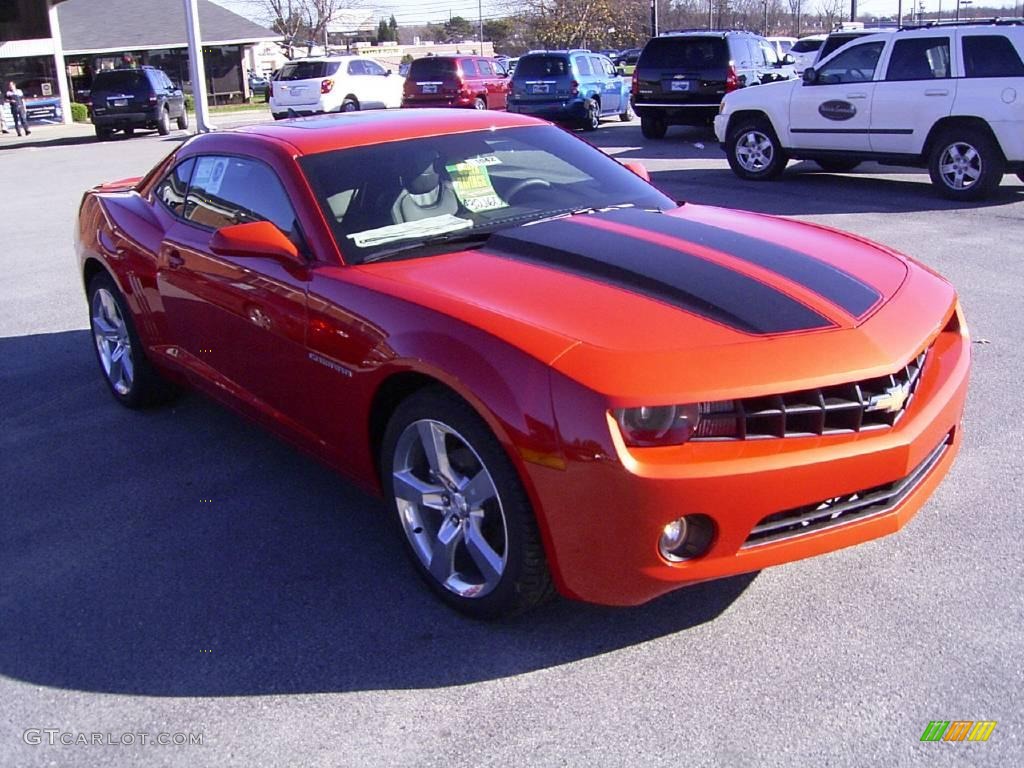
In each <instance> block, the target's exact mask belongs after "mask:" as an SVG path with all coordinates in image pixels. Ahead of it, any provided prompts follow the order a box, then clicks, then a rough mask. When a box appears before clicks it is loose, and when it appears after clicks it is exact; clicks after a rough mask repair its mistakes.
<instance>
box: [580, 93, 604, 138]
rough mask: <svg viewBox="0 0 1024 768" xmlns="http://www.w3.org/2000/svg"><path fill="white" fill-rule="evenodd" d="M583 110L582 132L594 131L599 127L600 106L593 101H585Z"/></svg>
mask: <svg viewBox="0 0 1024 768" xmlns="http://www.w3.org/2000/svg"><path fill="white" fill-rule="evenodd" d="M584 110H585V112H584V115H583V130H584V131H596V130H597V129H598V128H600V127H601V105H600V104H598V103H597V101H596V100H595V99H587V104H586V106H585V107H584Z"/></svg>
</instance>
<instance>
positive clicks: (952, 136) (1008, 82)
mask: <svg viewBox="0 0 1024 768" xmlns="http://www.w3.org/2000/svg"><path fill="white" fill-rule="evenodd" d="M715 134H716V135H717V137H718V140H719V141H720V142H722V146H723V149H725V152H726V155H727V156H728V159H729V165H730V166H731V167H732V169H733V171H734V172H735V173H736V175H738V176H740V177H741V178H744V179H752V180H759V179H773V178H776V177H778V176H779V175H780V174H781V173H782V171H783V169H784V168H785V167H786V162H787V161H788V160H789V159H790V158H796V159H802V160H814V161H816V162H817V163H818V164H819V165H820V166H821V167H822V168H824V169H825V170H827V171H837V172H838V171H846V170H852V169H853V168H854V167H855V166H856V165H857V164H858V163H860V162H861V161H863V160H876V161H878V162H880V163H884V164H889V165H911V166H919V167H927V168H928V169H929V171H930V174H931V179H932V183H933V184H934V185H935V187H936V188H937V189H938V190H939V191H940V192H941V193H942V194H944V195H945V196H947V197H950V198H953V199H958V200H975V199H979V198H982V197H985V196H986V195H988V194H990V193H991V192H993V191H994V190H995V188H996V187H998V186H999V182H1000V180H1001V179H1002V176H1003V174H1004V173H1005V172H1015V173H1017V174H1018V176H1021V177H1022V180H1024V24H1021V23H1020V22H991V23H987V24H986V23H979V24H969V25H968V24H961V25H952V24H949V25H945V24H942V25H935V24H933V25H930V26H925V27H921V28H916V29H903V30H900V31H898V32H894V33H889V34H881V35H870V36H867V37H864V38H862V39H860V40H857V41H854V42H851V43H848V44H847V45H844V46H843V47H842V48H840V49H839V50H837V51H835V52H834V53H833V54H832V55H831V56H828V57H826V58H824V59H823V60H822V61H821V62H819V63H817V64H816V65H815V66H814V67H811V68H809V69H807V70H805V71H804V77H803V80H789V81H785V82H781V83H770V84H768V85H762V86H760V87H758V88H744V89H742V90H739V91H734V92H732V93H730V94H728V95H727V96H726V97H725V100H724V101H723V102H722V105H721V108H720V112H719V114H718V116H717V117H716V118H715Z"/></svg>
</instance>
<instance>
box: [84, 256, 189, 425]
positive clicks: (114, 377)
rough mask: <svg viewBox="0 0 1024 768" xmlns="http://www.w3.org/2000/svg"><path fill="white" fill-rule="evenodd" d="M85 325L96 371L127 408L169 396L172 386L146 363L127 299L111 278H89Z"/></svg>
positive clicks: (101, 275)
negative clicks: (87, 311) (90, 338)
mask: <svg viewBox="0 0 1024 768" xmlns="http://www.w3.org/2000/svg"><path fill="white" fill-rule="evenodd" d="M87 292H88V296H89V326H90V328H91V329H92V336H93V348H94V349H95V351H96V359H97V360H98V361H99V364H100V371H101V372H102V373H103V378H104V380H105V381H106V382H107V386H108V387H109V388H110V392H111V394H112V395H113V396H114V399H115V400H117V401H118V402H119V403H121V405H124V406H127V407H129V408H139V407H142V406H145V405H150V404H153V403H158V402H160V401H162V400H167V399H168V398H170V397H171V396H173V394H174V392H175V390H174V387H173V386H171V385H170V384H169V383H167V382H166V381H164V380H163V379H162V378H161V377H160V375H159V374H158V373H157V372H156V370H155V369H154V368H153V367H152V366H151V365H150V363H149V360H148V359H147V358H146V353H145V352H144V351H143V349H142V342H141V341H140V340H139V336H138V334H137V333H136V332H135V324H134V322H133V321H132V317H131V313H130V312H129V310H128V306H127V302H125V300H124V296H122V295H121V291H119V290H118V288H117V285H116V284H115V283H114V280H113V278H112V277H111V276H110V275H109V274H107V273H106V272H99V273H97V274H96V275H95V276H94V277H93V278H92V280H90V281H89V287H88V291H87Z"/></svg>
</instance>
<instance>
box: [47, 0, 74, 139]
mask: <svg viewBox="0 0 1024 768" xmlns="http://www.w3.org/2000/svg"><path fill="white" fill-rule="evenodd" d="M46 5H47V12H48V13H49V16H50V37H51V38H53V64H54V70H55V71H56V75H57V90H58V91H59V92H60V93H59V95H60V111H61V114H62V115H63V120H64V125H70V124H71V122H72V121H71V84H70V83H69V82H68V68H67V65H66V64H65V63H64V42H63V41H62V40H61V37H60V21H59V20H58V19H57V6H56V5H53V4H51V3H50V2H49V0H47V3H46Z"/></svg>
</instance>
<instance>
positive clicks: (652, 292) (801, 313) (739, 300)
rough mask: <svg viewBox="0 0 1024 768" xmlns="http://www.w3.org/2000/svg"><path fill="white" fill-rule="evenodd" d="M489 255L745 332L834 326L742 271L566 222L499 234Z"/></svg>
mask: <svg viewBox="0 0 1024 768" xmlns="http://www.w3.org/2000/svg"><path fill="white" fill-rule="evenodd" d="M485 251H486V252H488V253H491V254H493V255H496V256H504V257H507V258H513V259H520V260H523V261H529V262H532V263H535V264H541V265H543V266H546V267H551V268H554V269H559V270H562V271H564V272H569V273H572V274H576V275H580V276H582V277H587V278H590V279H593V280H598V281H600V282H603V283H607V284H610V285H614V286H616V287H619V288H623V289H625V290H628V291H631V292H633V293H638V294H640V295H643V296H648V297H650V298H654V299H658V300H660V301H663V302H665V303H667V304H672V305H674V306H677V307H680V308H682V309H685V310H687V311H689V312H693V313H694V314H698V315H701V316H702V317H706V318H708V319H709V320H714V321H716V322H719V323H722V324H723V325H728V326H731V327H733V328H735V329H737V330H740V331H745V332H747V333H756V334H770V333H787V332H792V331H807V330H813V329H819V328H829V327H833V324H832V323H831V322H830V321H829V320H828V319H827V318H825V317H823V316H822V315H820V314H818V313H817V312H815V311H814V310H813V309H811V308H810V307H807V306H805V305H804V304H801V303H800V302H798V301H796V300H795V299H793V298H792V297H790V296H787V295H786V294H785V293H782V292H781V291H779V290H777V289H775V288H773V287H771V286H770V285H766V284H765V283H762V282H759V281H757V280H755V279H753V278H751V277H748V276H747V275H744V274H742V273H740V272H737V271H735V270H732V269H729V268H727V267H723V266H721V265H719V264H715V263H714V262H710V261H707V260H705V259H701V258H698V257H696V256H691V255H690V254H687V253H682V252H680V251H677V250H675V249H672V248H666V247H664V246H661V245H657V244H656V243H649V242H647V241H644V240H640V239H637V238H634V237H630V236H628V235H621V234H618V233H614V232H606V231H602V230H593V229H590V228H584V227H582V226H580V225H579V224H575V223H573V222H572V221H571V220H569V219H556V220H554V221H548V222H544V223H541V224H532V225H528V226H522V227H517V228H515V229H509V230H504V231H501V232H497V233H495V234H494V235H492V236H491V238H490V240H488V242H487V246H486V248H485ZM594 310H595V311H600V307H595V308H594Z"/></svg>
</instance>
